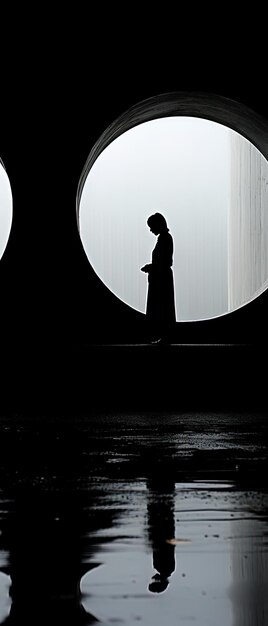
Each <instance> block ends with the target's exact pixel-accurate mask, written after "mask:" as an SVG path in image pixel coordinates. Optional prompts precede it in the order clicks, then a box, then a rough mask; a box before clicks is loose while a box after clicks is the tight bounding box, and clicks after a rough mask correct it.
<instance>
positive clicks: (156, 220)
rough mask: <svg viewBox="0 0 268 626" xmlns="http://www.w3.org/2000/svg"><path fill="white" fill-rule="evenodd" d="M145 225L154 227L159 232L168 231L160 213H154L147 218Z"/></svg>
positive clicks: (164, 219)
mask: <svg viewBox="0 0 268 626" xmlns="http://www.w3.org/2000/svg"><path fill="white" fill-rule="evenodd" d="M147 224H148V226H155V227H156V228H157V229H159V231H160V230H169V229H168V226H167V222H166V218H165V217H164V215H162V213H154V214H153V215H150V217H148V220H147Z"/></svg>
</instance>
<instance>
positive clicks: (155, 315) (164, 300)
mask: <svg viewBox="0 0 268 626" xmlns="http://www.w3.org/2000/svg"><path fill="white" fill-rule="evenodd" d="M147 224H148V226H149V228H150V231H151V232H152V233H153V234H154V235H158V237H157V242H156V245H155V248H154V250H153V252H152V262H151V263H147V265H144V266H143V267H142V268H141V271H142V272H145V273H146V274H148V295H147V305H146V317H147V320H148V322H149V325H150V332H151V333H152V335H153V336H154V337H155V339H154V340H153V341H152V343H161V342H162V343H165V342H168V338H169V335H170V332H172V330H173V328H174V326H175V322H176V314H175V297H174V279H173V271H172V265H173V239H172V236H171V234H170V232H169V229H168V227H167V223H166V219H165V217H164V216H163V215H162V214H161V213H154V215H151V216H150V217H149V218H148V220H147Z"/></svg>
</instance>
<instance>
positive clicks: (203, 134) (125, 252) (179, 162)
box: [79, 116, 268, 321]
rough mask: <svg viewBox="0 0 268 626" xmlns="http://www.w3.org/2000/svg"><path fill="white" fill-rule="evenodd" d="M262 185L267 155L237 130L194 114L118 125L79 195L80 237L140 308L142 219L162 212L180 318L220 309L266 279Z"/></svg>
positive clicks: (114, 286) (111, 284)
mask: <svg viewBox="0 0 268 626" xmlns="http://www.w3.org/2000/svg"><path fill="white" fill-rule="evenodd" d="M240 161H241V163H242V165H241V163H240ZM254 168H255V169H254ZM249 169H251V170H252V172H255V170H256V172H255V174H254V176H255V178H254V180H253V178H252V176H253V174H251V179H250V176H249V173H248V172H249ZM239 177H240V178H239ZM249 187H250V188H249ZM267 189H268V168H267V161H266V159H265V158H264V157H263V156H262V155H261V153H260V152H259V151H258V150H257V148H255V146H253V145H252V144H251V143H250V142H249V141H248V140H247V139H245V138H244V137H242V136H241V135H240V134H238V133H237V132H236V131H234V130H231V129H230V128H227V127H226V126H224V125H223V124H219V123H217V122H214V121H210V120H207V119H202V118H198V117H186V116H177V117H176V116H173V117H164V118H163V117H162V118H159V119H153V120H150V121H147V122H144V123H140V124H138V125H137V126H134V127H132V128H130V129H129V130H127V131H126V132H123V133H122V134H119V135H118V136H117V137H116V138H115V139H114V140H113V141H112V142H111V143H109V144H108V145H107V146H106V147H105V149H104V150H103V151H102V152H100V154H99V156H98V157H97V159H96V160H95V161H94V162H93V165H92V167H91V169H90V170H89V172H88V175H87V177H86V178H85V180H84V184H83V188H82V192H81V196H80V204H79V230H80V236H81V240H82V243H83V246H84V249H85V252H86V254H87V257H88V259H89V261H90V263H91V265H92V267H93V268H94V270H95V271H96V273H97V275H98V276H99V277H100V279H101V280H102V281H103V282H104V284H105V285H106V286H107V287H108V288H109V289H110V290H111V291H112V292H113V293H114V294H115V295H116V296H117V297H118V298H120V299H121V300H122V301H123V302H125V303H126V304H128V305H129V306H131V307H132V308H134V309H136V310H137V311H140V312H145V307H146V293H147V279H146V276H145V275H144V274H143V273H141V272H140V267H141V266H142V265H144V264H145V263H148V262H150V257H151V251H152V249H153V247H154V245H155V243H156V239H155V237H154V236H152V235H151V234H150V233H149V230H148V228H147V225H146V222H147V218H148V216H149V215H150V214H151V213H154V212H156V211H159V212H161V213H163V214H164V215H165V217H166V219H167V222H168V226H169V228H170V231H171V234H172V236H173V239H174V244H175V253H174V277H175V295H176V309H177V320H178V321H188V320H201V319H209V318H213V317H217V316H219V315H223V314H226V313H228V312H229V311H231V310H234V309H236V308H238V307H239V306H242V305H244V304H246V303H247V302H248V301H250V300H251V299H252V298H253V297H256V295H259V293H260V292H261V291H263V289H265V288H266V287H267V285H266V282H267V280H268V264H267V263H266V261H263V259H265V258H267V257H268V253H267V250H268V239H267V236H266V230H267V232H268V228H267V229H266V226H267V227H268V223H267V217H266V215H267V213H268V211H267V201H268V199H267V195H266V194H267V191H266V190H267ZM239 194H240V197H239ZM251 196H252V197H253V196H254V197H255V198H261V200H258V201H257V202H259V204H258V206H257V205H256V202H255V205H253V201H252V199H251ZM253 213H255V221H256V222H258V221H261V222H262V225H263V226H262V228H263V233H264V236H262V240H263V241H262V249H260V246H259V238H260V236H261V234H260V233H259V232H257V230H256V229H255V230H254V229H252V215H253ZM265 220H266V222H265ZM241 223H242V228H240V226H239V225H241ZM241 232H242V236H241ZM242 237H243V238H242ZM245 251H246V252H245ZM256 251H257V257H258V258H257V263H256ZM243 254H244V255H245V254H246V255H247V257H246V258H244V257H243ZM253 263H255V267H253ZM260 277H261V278H260ZM247 284H248V285H247Z"/></svg>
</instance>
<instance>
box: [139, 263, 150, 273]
mask: <svg viewBox="0 0 268 626" xmlns="http://www.w3.org/2000/svg"><path fill="white" fill-rule="evenodd" d="M150 269H151V265H150V263H147V265H144V266H143V267H141V272H145V273H146V274H148V273H149V271H150Z"/></svg>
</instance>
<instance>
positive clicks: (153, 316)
mask: <svg viewBox="0 0 268 626" xmlns="http://www.w3.org/2000/svg"><path fill="white" fill-rule="evenodd" d="M146 316H147V319H148V321H149V322H150V324H151V325H152V327H153V328H154V329H155V331H159V332H160V333H165V332H168V331H169V330H170V329H171V328H172V326H174V324H175V322H176V310H175V295H174V279H173V271H172V269H171V268H167V269H165V270H161V271H159V270H153V271H151V272H150V274H149V275H148V294H147V306H146Z"/></svg>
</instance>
